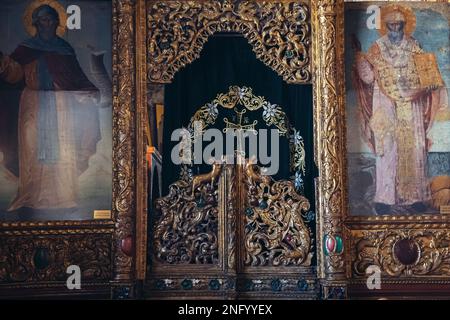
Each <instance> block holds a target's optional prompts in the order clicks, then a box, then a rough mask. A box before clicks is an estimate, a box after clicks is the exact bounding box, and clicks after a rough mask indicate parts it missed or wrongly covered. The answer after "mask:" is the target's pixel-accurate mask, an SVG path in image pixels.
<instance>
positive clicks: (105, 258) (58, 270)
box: [0, 234, 112, 283]
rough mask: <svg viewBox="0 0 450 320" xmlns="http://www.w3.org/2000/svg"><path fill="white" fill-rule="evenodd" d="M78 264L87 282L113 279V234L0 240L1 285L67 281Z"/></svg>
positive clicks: (7, 238) (26, 237) (25, 237)
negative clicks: (69, 272)
mask: <svg viewBox="0 0 450 320" xmlns="http://www.w3.org/2000/svg"><path fill="white" fill-rule="evenodd" d="M70 265H78V266H79V267H80V270H81V273H82V274H81V277H82V279H83V280H84V281H101V280H103V281H107V280H109V279H111V275H112V270H111V235H108V234H106V235H103V234H98V235H92V234H88V235H65V236H64V237H61V236H54V237H52V236H45V237H35V236H23V237H20V238H19V237H4V238H3V239H2V241H0V283H8V282H33V281H64V282H65V281H66V280H67V277H68V275H67V273H66V269H67V267H68V266H70Z"/></svg>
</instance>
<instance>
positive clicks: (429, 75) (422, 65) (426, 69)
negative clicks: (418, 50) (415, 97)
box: [414, 53, 444, 88]
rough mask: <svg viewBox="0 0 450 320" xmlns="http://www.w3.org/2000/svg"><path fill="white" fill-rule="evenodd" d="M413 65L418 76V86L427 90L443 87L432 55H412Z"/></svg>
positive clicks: (434, 57)
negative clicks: (432, 87)
mask: <svg viewBox="0 0 450 320" xmlns="http://www.w3.org/2000/svg"><path fill="white" fill-rule="evenodd" d="M414 63H415V65H416V70H417V72H418V74H419V79H420V86H421V87H422V88H427V87H430V86H438V87H442V86H444V80H442V76H441V73H440V72H439V67H438V63H437V60H436V56H435V55H434V53H422V54H416V55H414Z"/></svg>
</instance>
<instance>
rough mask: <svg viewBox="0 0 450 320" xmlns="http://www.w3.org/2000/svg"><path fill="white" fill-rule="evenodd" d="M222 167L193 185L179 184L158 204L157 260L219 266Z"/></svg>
mask: <svg viewBox="0 0 450 320" xmlns="http://www.w3.org/2000/svg"><path fill="white" fill-rule="evenodd" d="M219 172H220V166H219V165H214V166H213V169H212V171H211V173H210V174H205V175H202V176H196V177H194V182H193V184H192V185H190V184H189V183H187V182H185V181H182V180H180V181H177V182H175V183H174V184H172V185H171V186H170V187H169V194H168V195H167V196H166V197H163V198H160V199H157V200H156V210H157V213H160V216H159V217H157V219H156V222H155V226H154V250H155V255H156V258H157V259H158V260H159V261H160V262H163V263H169V264H217V263H218V258H219V248H218V227H219V226H218V219H219V218H218V216H219V208H218V183H217V181H216V180H215V177H216V176H217V175H218V174H219Z"/></svg>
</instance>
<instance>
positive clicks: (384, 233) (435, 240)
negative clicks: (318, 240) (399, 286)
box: [351, 228, 450, 278]
mask: <svg viewBox="0 0 450 320" xmlns="http://www.w3.org/2000/svg"><path fill="white" fill-rule="evenodd" d="M402 239H408V240H409V241H410V242H411V244H412V249H414V250H416V249H415V247H416V246H417V252H416V253H415V252H414V251H413V253H414V254H413V255H412V259H411V262H410V263H409V264H402V262H401V260H402V259H399V257H398V255H399V252H396V250H395V247H396V244H397V243H398V242H399V241H400V240H402ZM351 245H352V247H353V248H354V254H353V257H352V259H353V260H352V271H353V275H354V276H356V277H361V276H363V277H366V276H367V275H366V273H365V272H366V269H367V267H368V266H370V265H377V266H379V267H380V269H381V270H382V271H383V272H384V273H386V274H387V275H388V276H391V277H398V278H402V277H424V276H447V277H448V276H449V275H450V232H449V231H448V230H442V229H423V228H422V229H406V230H374V231H365V230H353V231H352V240H351ZM400 254H401V252H400ZM407 258H408V257H407Z"/></svg>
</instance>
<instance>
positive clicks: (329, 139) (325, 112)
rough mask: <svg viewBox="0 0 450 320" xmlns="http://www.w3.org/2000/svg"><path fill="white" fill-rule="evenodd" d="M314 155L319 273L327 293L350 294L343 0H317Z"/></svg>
mask: <svg viewBox="0 0 450 320" xmlns="http://www.w3.org/2000/svg"><path fill="white" fill-rule="evenodd" d="M311 5H312V26H313V28H312V30H313V44H314V45H313V58H314V63H313V66H314V74H313V79H314V100H315V103H314V105H315V110H314V114H315V117H314V119H315V120H314V126H315V130H314V132H315V154H316V159H315V160H316V164H317V166H318V168H319V178H318V179H317V180H318V181H317V182H318V183H317V192H316V193H317V200H316V201H317V208H318V224H317V226H318V227H317V228H318V230H317V234H318V241H317V243H318V265H319V268H318V276H319V278H320V281H321V285H322V297H323V298H325V299H337V298H345V297H346V275H345V258H344V257H345V255H344V253H345V248H344V246H343V242H344V241H343V238H344V235H343V233H344V226H343V220H344V217H345V216H346V210H347V207H346V201H345V199H346V189H345V188H346V186H345V168H346V159H345V158H344V157H342V155H344V154H345V141H346V137H345V119H344V97H343V94H344V76H343V75H340V74H337V72H336V70H343V68H342V63H343V31H344V30H343V29H344V28H343V26H344V1H343V0H312V2H311Z"/></svg>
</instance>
